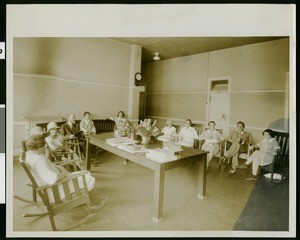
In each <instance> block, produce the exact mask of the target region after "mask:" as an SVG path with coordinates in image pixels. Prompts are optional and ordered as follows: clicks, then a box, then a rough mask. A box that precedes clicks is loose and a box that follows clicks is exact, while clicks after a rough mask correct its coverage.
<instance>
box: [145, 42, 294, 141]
mask: <svg viewBox="0 0 300 240" xmlns="http://www.w3.org/2000/svg"><path fill="white" fill-rule="evenodd" d="M143 71H144V72H143V73H144V75H145V82H146V84H147V95H146V102H147V104H146V106H147V108H146V115H147V116H148V117H151V118H153V119H157V120H158V123H159V124H160V125H163V124H164V122H165V120H166V119H168V118H170V119H173V120H174V121H175V122H176V124H181V125H183V122H184V120H185V119H187V118H191V119H192V120H193V121H194V122H200V123H201V122H202V123H206V114H207V112H206V109H207V101H206V97H207V94H208V89H207V87H208V81H209V79H211V78H216V79H218V78H227V77H229V79H230V81H231V82H230V87H231V89H230V91H229V93H230V114H229V116H228V117H229V132H230V131H231V130H232V129H234V128H235V125H236V122H237V121H240V120H241V121H244V122H245V123H246V126H247V129H248V131H251V132H253V134H254V135H255V136H256V139H257V140H259V139H260V138H261V131H262V130H263V129H265V128H268V127H269V126H275V125H274V124H273V123H274V122H277V123H278V124H277V125H276V129H275V130H280V131H284V130H285V129H284V124H283V121H281V122H280V121H278V120H279V119H282V118H284V117H285V107H286V104H285V94H288V92H286V89H285V88H286V73H287V72H288V71H289V40H288V39H287V38H286V39H280V40H275V41H269V42H263V43H258V44H251V45H246V46H241V47H234V48H229V49H224V50H218V51H212V52H209V53H202V54H196V55H192V56H188V57H181V58H176V59H169V60H163V61H159V62H154V63H148V64H145V65H144V67H143ZM287 91H288V89H287ZM272 124H273V125H272Z"/></svg>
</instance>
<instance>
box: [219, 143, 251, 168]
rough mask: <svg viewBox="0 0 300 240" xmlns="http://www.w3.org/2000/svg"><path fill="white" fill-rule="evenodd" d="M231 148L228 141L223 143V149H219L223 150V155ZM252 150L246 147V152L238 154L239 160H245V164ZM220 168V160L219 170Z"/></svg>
mask: <svg viewBox="0 0 300 240" xmlns="http://www.w3.org/2000/svg"><path fill="white" fill-rule="evenodd" d="M230 146H231V142H229V141H226V140H225V141H224V147H222V146H221V149H223V150H222V151H223V155H224V153H225V152H226V151H228V149H229V148H230ZM222 151H221V152H222ZM252 152H253V150H251V149H250V145H248V146H247V151H246V152H240V153H239V159H243V160H245V162H246V161H247V160H248V158H249V157H250V155H251V154H252ZM221 155H222V154H221ZM221 166H222V161H221V158H220V160H219V167H220V168H221Z"/></svg>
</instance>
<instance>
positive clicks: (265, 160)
mask: <svg viewBox="0 0 300 240" xmlns="http://www.w3.org/2000/svg"><path fill="white" fill-rule="evenodd" d="M262 135H263V136H264V139H263V140H261V141H260V142H259V143H257V144H256V145H252V146H251V148H252V149H257V150H256V151H255V152H253V153H252V154H251V156H250V157H249V159H248V160H247V161H246V163H245V164H243V165H242V166H241V168H247V167H248V165H250V164H251V163H252V177H249V178H247V179H246V180H248V181H251V180H256V175H257V170H258V167H259V166H266V165H269V164H271V163H272V162H273V161H274V158H275V156H276V155H277V153H278V151H279V150H280V146H279V143H278V141H277V140H276V139H275V134H274V132H273V131H272V130H271V129H266V130H264V131H263V133H262Z"/></svg>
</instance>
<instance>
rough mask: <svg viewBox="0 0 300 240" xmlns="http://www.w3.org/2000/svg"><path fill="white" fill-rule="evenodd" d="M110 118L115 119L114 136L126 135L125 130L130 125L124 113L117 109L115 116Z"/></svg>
mask: <svg viewBox="0 0 300 240" xmlns="http://www.w3.org/2000/svg"><path fill="white" fill-rule="evenodd" d="M111 120H113V121H115V123H116V125H115V135H116V136H126V135H127V130H128V129H129V127H130V124H129V123H128V121H127V119H126V118H125V113H124V112H123V111H119V112H118V115H117V117H116V118H114V117H111Z"/></svg>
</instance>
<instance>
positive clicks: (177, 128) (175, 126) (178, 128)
mask: <svg viewBox="0 0 300 240" xmlns="http://www.w3.org/2000/svg"><path fill="white" fill-rule="evenodd" d="M173 127H174V128H176V134H179V130H180V125H175V124H173Z"/></svg>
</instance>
